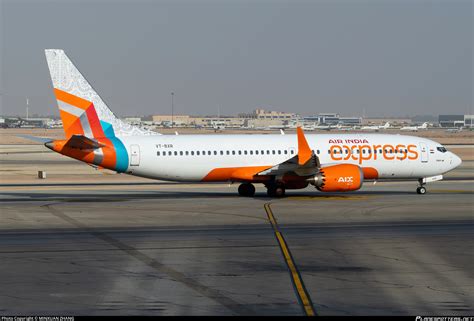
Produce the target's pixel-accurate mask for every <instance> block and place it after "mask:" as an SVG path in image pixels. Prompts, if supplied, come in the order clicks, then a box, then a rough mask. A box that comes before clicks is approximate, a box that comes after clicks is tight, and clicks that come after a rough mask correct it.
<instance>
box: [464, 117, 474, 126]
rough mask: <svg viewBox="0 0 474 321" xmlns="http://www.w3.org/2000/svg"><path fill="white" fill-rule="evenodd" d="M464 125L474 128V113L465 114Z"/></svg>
mask: <svg viewBox="0 0 474 321" xmlns="http://www.w3.org/2000/svg"><path fill="white" fill-rule="evenodd" d="M464 127H468V128H474V115H464Z"/></svg>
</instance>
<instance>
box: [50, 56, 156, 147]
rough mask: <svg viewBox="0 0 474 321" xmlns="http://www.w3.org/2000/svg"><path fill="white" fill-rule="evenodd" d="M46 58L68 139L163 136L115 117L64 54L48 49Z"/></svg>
mask: <svg viewBox="0 0 474 321" xmlns="http://www.w3.org/2000/svg"><path fill="white" fill-rule="evenodd" d="M45 54H46V60H47V61H48V67H49V72H50V74H51V80H52V82H53V87H54V94H55V95H56V99H57V101H58V107H59V112H60V115H61V119H62V121H63V128H64V132H65V134H66V138H70V137H71V136H72V135H84V136H86V137H89V138H99V137H115V136H132V135H139V136H142V135H159V134H158V133H155V132H152V131H149V130H145V129H142V128H138V127H135V126H132V125H130V124H127V123H125V122H123V121H121V120H120V119H118V118H117V117H115V115H114V114H113V113H112V111H111V110H110V109H109V108H108V107H107V105H106V104H105V103H104V102H103V100H102V99H101V98H100V97H99V95H98V94H97V93H96V92H95V90H94V89H93V88H92V86H91V85H90V84H89V83H88V82H87V80H86V79H85V78H84V76H82V74H81V73H80V72H79V71H78V70H77V68H76V67H75V66H74V65H73V63H72V62H71V60H69V58H68V57H67V56H66V53H65V52H64V51H63V50H60V49H46V50H45Z"/></svg>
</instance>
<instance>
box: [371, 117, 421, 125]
mask: <svg viewBox="0 0 474 321" xmlns="http://www.w3.org/2000/svg"><path fill="white" fill-rule="evenodd" d="M386 122H389V123H390V124H391V125H392V126H393V125H395V126H400V125H409V124H412V121H411V119H410V118H395V117H387V118H364V121H363V124H364V125H369V126H370V125H383V124H385V123H386Z"/></svg>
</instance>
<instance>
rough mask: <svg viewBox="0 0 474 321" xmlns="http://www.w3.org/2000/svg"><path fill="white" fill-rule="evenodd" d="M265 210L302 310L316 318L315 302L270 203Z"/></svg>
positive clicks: (265, 206)
mask: <svg viewBox="0 0 474 321" xmlns="http://www.w3.org/2000/svg"><path fill="white" fill-rule="evenodd" d="M264 208H265V212H267V216H268V220H269V221H270V224H271V225H272V228H273V231H274V232H275V236H276V238H277V241H278V245H279V246H280V250H281V253H282V254H283V257H284V258H285V263H286V265H287V267H288V270H289V272H290V276H291V282H292V283H293V286H294V287H295V290H296V294H297V297H298V301H299V302H300V304H301V305H302V308H303V310H304V312H305V314H306V315H307V316H315V315H316V311H315V309H314V307H313V302H311V298H310V296H309V294H308V292H307V291H306V288H305V286H304V283H303V279H302V278H301V275H300V273H299V271H298V268H297V266H296V264H295V261H294V260H293V256H292V255H291V252H290V249H289V248H288V245H287V244H286V241H285V238H284V237H283V234H282V233H281V232H280V229H279V227H278V223H277V221H276V219H275V217H274V216H273V212H272V209H271V208H270V203H266V204H265V205H264Z"/></svg>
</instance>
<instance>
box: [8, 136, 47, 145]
mask: <svg viewBox="0 0 474 321" xmlns="http://www.w3.org/2000/svg"><path fill="white" fill-rule="evenodd" d="M16 136H17V137H21V138H25V139H28V140H32V141H34V142H38V143H43V144H44V143H48V142H50V141H53V140H54V139H52V138H46V137H37V136H30V135H16Z"/></svg>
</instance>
